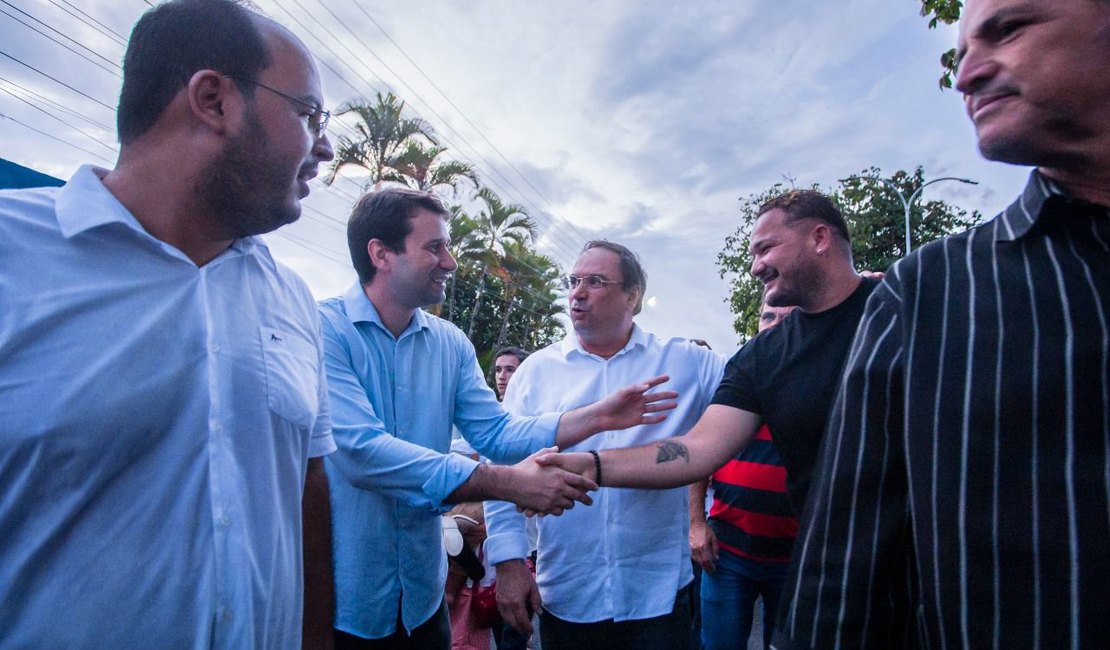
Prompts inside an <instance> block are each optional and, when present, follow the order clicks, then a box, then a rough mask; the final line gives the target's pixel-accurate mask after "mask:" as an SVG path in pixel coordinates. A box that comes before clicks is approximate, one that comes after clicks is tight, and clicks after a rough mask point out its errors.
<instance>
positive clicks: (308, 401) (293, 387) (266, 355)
mask: <svg viewBox="0 0 1110 650" xmlns="http://www.w3.org/2000/svg"><path fill="white" fill-rule="evenodd" d="M259 337H260V338H261V339H262V357H263V360H264V361H265V364H266V394H267V399H268V403H269V406H270V410H271V411H273V412H274V413H275V414H277V415H279V416H281V417H283V418H285V419H286V420H289V421H290V422H292V423H293V424H295V425H297V426H299V427H303V428H309V427H311V426H312V423H313V422H314V421H315V420H316V413H317V411H318V409H319V403H318V402H319V399H318V392H317V387H318V382H319V381H320V377H319V369H318V367H317V365H318V363H319V358H318V356H317V352H316V346H314V345H312V344H311V343H310V342H309V341H307V340H305V339H303V338H301V337H299V336H297V335H294V334H289V333H287V332H281V331H278V330H275V329H272V328H269V327H260V328H259Z"/></svg>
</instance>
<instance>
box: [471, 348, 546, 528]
mask: <svg viewBox="0 0 1110 650" xmlns="http://www.w3.org/2000/svg"><path fill="white" fill-rule="evenodd" d="M466 345H468V346H469V345H470V343H469V341H467V342H466ZM461 358H462V368H460V371H459V378H460V379H459V387H458V390H457V391H456V393H455V418H454V423H455V426H457V427H458V428H459V431H461V432H462V435H463V438H465V439H466V441H467V442H469V443H470V445H471V446H472V447H474V449H475V450H476V451H477V452H478V453H479V454H481V455H482V456H485V457H486V458H488V459H490V460H492V461H493V462H495V463H515V462H518V461H521V460H523V459H525V458H527V457H528V456H529V455H530V454H532V453H533V452H536V451H539V450H540V449H543V448H544V447H552V446H554V445H555V433H556V430H557V428H558V426H559V418H560V417H562V414H561V413H557V412H554V413H544V414H540V415H537V416H535V417H520V416H513V415H510V413H512V411H509V412H506V411H507V409H505V408H503V407H502V404H501V403H500V402H498V401H497V397H496V395H494V392H493V390H491V389H490V387H489V385H488V384H487V383H486V380H485V378H484V377H483V376H482V368H481V366H479V365H478V359H477V357H475V355H474V352H473V348H471V349H470V350H468V354H463V355H461ZM514 507H515V506H514Z"/></svg>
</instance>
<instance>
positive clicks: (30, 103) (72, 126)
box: [0, 87, 118, 153]
mask: <svg viewBox="0 0 1110 650" xmlns="http://www.w3.org/2000/svg"><path fill="white" fill-rule="evenodd" d="M0 90H2V91H4V92H6V93H8V94H9V95H11V96H12V97H15V98H16V99H18V100H19V101H21V102H23V103H24V104H27V105H28V106H30V107H31V108H33V109H35V110H36V111H38V112H40V113H42V114H44V115H47V116H48V117H52V118H54V119H55V120H57V121H59V122H61V123H62V124H64V125H66V126H68V127H69V128H71V129H73V130H74V131H76V132H78V133H80V134H81V135H83V136H85V137H86V138H88V139H90V140H92V141H93V142H95V143H97V144H99V145H100V146H102V147H104V148H106V149H108V150H109V151H111V152H113V153H118V151H117V150H116V148H115V147H113V146H112V145H110V144H106V143H104V142H102V141H100V140H99V139H98V138H97V137H96V136H94V135H92V134H90V133H86V132H85V131H84V130H82V129H80V128H78V127H76V126H74V125H73V124H70V123H69V122H66V121H65V120H63V119H62V118H60V117H58V116H57V115H54V114H53V113H51V112H49V111H47V110H46V109H45V108H43V107H41V106H38V105H36V104H34V103H32V102H29V101H27V100H26V99H24V98H23V97H20V96H19V95H17V94H15V93H13V92H12V91H10V90H8V89H7V88H3V87H0Z"/></svg>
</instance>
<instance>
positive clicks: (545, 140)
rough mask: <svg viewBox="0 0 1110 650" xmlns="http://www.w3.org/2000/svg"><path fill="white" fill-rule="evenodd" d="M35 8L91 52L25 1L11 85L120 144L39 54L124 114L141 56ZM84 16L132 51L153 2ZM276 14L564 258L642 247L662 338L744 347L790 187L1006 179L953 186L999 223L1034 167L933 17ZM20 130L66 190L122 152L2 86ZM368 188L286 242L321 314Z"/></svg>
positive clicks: (581, 11)
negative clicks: (731, 300) (749, 200)
mask: <svg viewBox="0 0 1110 650" xmlns="http://www.w3.org/2000/svg"><path fill="white" fill-rule="evenodd" d="M12 4H13V5H15V6H17V7H19V8H21V9H22V10H23V11H25V12H27V14H30V15H31V16H34V17H35V18H37V19H39V20H41V21H43V22H44V23H46V24H47V25H49V26H50V27H53V28H54V29H57V30H58V31H59V32H61V33H62V34H65V35H66V36H69V37H72V38H74V39H75V40H76V41H77V42H78V43H80V44H81V45H76V44H74V43H71V42H69V41H67V40H66V39H65V38H64V37H63V36H60V35H59V34H57V33H54V32H51V30H50V29H48V28H46V27H44V26H43V25H42V24H40V23H36V22H35V21H34V20H33V19H31V18H28V17H27V16H25V15H22V14H20V13H19V12H18V11H15V10H13V9H11V8H9V7H5V8H4V10H5V12H6V13H7V14H10V15H0V51H2V52H4V53H6V54H7V55H8V56H7V57H3V56H0V78H3V79H4V80H5V81H4V82H0V88H4V89H7V90H8V91H10V92H14V93H16V94H17V95H20V96H22V97H23V98H24V99H28V100H29V101H30V102H31V103H32V104H37V105H38V106H40V107H42V106H46V103H45V101H44V100H41V99H36V98H33V97H30V96H28V95H26V94H25V91H24V90H21V89H19V88H16V87H14V86H11V85H10V83H9V82H14V83H16V84H18V85H19V86H20V87H21V88H22V89H27V90H30V91H33V92H35V93H38V94H40V95H42V96H44V97H46V98H48V99H51V100H54V101H57V102H59V103H61V104H62V105H63V106H64V107H66V108H67V109H70V110H72V111H74V112H75V113H76V114H77V115H66V114H64V113H60V112H59V113H57V114H58V115H59V116H61V117H62V118H63V119H64V120H65V121H66V122H69V123H70V124H72V125H74V126H77V127H79V128H81V130H83V131H85V132H86V133H87V134H88V135H91V136H93V137H94V138H95V139H97V140H100V141H101V142H103V143H107V144H109V145H114V144H115V138H114V133H113V132H112V130H111V127H112V126H113V125H114V113H113V112H112V111H111V110H109V109H107V108H104V107H103V106H99V105H98V104H96V103H95V102H94V101H92V100H90V99H86V98H84V97H82V96H80V95H78V94H77V93H75V92H74V91H72V90H68V89H66V88H64V87H62V86H61V85H59V84H58V83H56V82H55V81H51V80H49V79H47V78H46V77H44V76H42V75H40V74H39V73H36V72H34V71H32V70H30V69H29V68H28V67H26V66H24V65H22V64H20V63H17V62H16V60H18V61H22V62H23V63H25V64H27V65H30V66H33V67H35V68H38V69H39V70H40V71H42V72H43V73H46V74H49V75H50V76H53V77H55V78H56V79H58V80H60V81H62V82H65V83H67V84H69V85H71V86H73V87H74V88H76V89H77V90H80V91H82V92H84V93H86V94H88V95H90V96H91V97H93V98H95V99H96V100H97V101H100V102H103V103H104V104H108V105H109V106H114V105H115V103H116V97H117V95H118V91H119V79H118V77H116V76H114V75H113V74H111V73H110V72H109V71H107V70H105V69H103V68H108V70H111V69H113V66H112V65H111V64H110V63H106V62H105V60H104V59H101V58H99V57H101V56H102V57H105V59H107V61H114V62H118V61H119V60H120V59H121V57H122V51H123V50H122V46H121V45H120V44H119V43H118V42H117V41H116V39H115V38H113V37H109V36H105V35H104V34H102V33H101V32H100V31H99V30H96V29H94V28H93V27H90V26H88V25H85V24H82V23H81V22H79V21H78V20H77V19H75V18H74V17H73V16H72V15H71V14H67V13H65V12H63V11H62V10H61V9H60V8H59V6H60V5H63V4H67V3H54V2H47V1H46V0H38V1H31V0H13V1H12ZM71 4H73V5H74V6H80V7H81V10H82V11H84V12H85V13H86V14H87V15H88V16H90V17H91V18H93V19H95V20H96V21H99V22H100V23H103V25H104V27H102V28H101V29H102V30H104V29H105V27H106V28H108V29H110V30H114V31H115V32H118V33H120V34H123V35H124V36H126V34H127V33H128V32H129V31H130V28H131V25H132V24H133V23H134V21H135V20H136V19H137V18H138V16H139V15H140V14H141V12H142V11H144V10H145V9H146V8H147V4H146V3H145V2H141V1H140V0H121V1H112V2H101V1H99V0H97V1H88V2H82V3H71ZM257 4H258V5H259V6H260V7H261V8H262V9H263V10H264V11H266V12H267V13H268V14H269V15H271V16H272V17H274V18H275V19H277V20H278V21H279V22H281V23H283V24H285V25H286V26H288V27H290V28H291V29H292V30H293V31H294V32H296V33H298V34H299V35H301V37H302V38H303V39H304V40H305V42H306V44H307V45H308V46H309V48H310V49H311V50H312V51H313V52H314V53H316V55H317V56H318V57H319V59H320V62H321V73H322V77H323V80H324V91H325V94H326V96H327V100H328V104H329V105H330V106H332V107H335V106H338V105H339V104H341V103H343V102H344V101H347V100H349V99H351V98H353V97H355V96H357V95H364V96H368V97H372V96H373V94H374V92H376V91H377V90H388V89H392V90H394V91H395V92H396V93H397V94H398V95H399V96H400V97H402V98H403V99H405V100H406V101H407V102H408V105H409V106H410V107H411V108H412V109H414V110H415V111H417V112H418V113H419V114H420V116H421V117H423V118H425V119H427V120H428V121H430V122H431V123H432V124H433V125H434V126H435V127H436V129H437V131H438V132H439V133H440V135H441V136H442V140H443V144H445V145H446V146H448V147H449V148H450V150H451V152H452V153H453V154H454V155H455V156H457V157H459V158H463V159H465V160H468V161H470V162H473V163H475V164H476V165H477V166H478V167H479V169H480V170H481V173H482V176H483V180H485V182H486V183H487V184H489V185H491V186H492V187H494V189H496V190H497V191H498V192H499V193H501V194H502V195H503V197H505V198H506V199H507V200H509V201H512V202H515V203H522V204H524V205H525V206H527V207H528V208H529V210H530V211H531V212H532V213H533V215H534V216H535V217H537V220H538V221H539V222H540V224H541V228H542V229H543V237H542V239H541V249H542V250H543V251H544V252H545V253H548V254H549V255H551V256H552V257H554V258H555V259H557V260H558V261H559V262H561V263H562V264H564V265H565V266H566V267H567V268H568V269H569V266H570V265H571V264H572V263H573V260H574V257H575V254H576V251H577V249H578V248H579V247H580V246H581V244H582V243H583V242H584V241H585V240H586V239H588V238H592V237H607V238H610V239H613V240H616V241H620V242H622V243H625V244H627V245H629V246H630V247H631V248H633V249H634V250H636V251H638V252H639V253H640V255H641V257H642V258H643V260H644V263H645V266H646V268H647V271H648V274H649V279H650V283H649V291H648V293H649V295H650V296H651V297H653V298H654V300H652V301H651V304H650V306H648V307H646V308H645V310H644V313H643V314H641V316H640V317H639V321H640V323H641V324H642V325H644V326H645V327H646V328H648V329H649V330H653V331H655V332H657V333H659V334H663V335H679V336H690V337H698V338H705V339H708V340H709V341H710V343H711V344H713V346H714V348H715V349H717V350H719V351H723V352H727V351H729V350H731V349H732V348H733V347H734V346H735V344H736V341H737V337H736V335H735V334H734V333H733V332H732V330H731V322H732V316H731V315H730V314H729V312H728V309H727V307H726V305H725V303H724V300H725V297H726V284H725V282H724V281H723V280H721V279H720V278H719V277H718V275H717V270H716V266H715V265H714V260H715V258H716V255H717V252H718V251H719V250H720V248H721V245H722V242H723V240H724V238H725V236H726V235H727V234H729V233H730V232H731V231H732V230H733V229H734V228H735V227H736V224H737V214H738V211H737V206H738V199H739V198H741V197H743V196H746V195H748V194H750V193H752V192H756V191H760V190H762V189H764V188H766V187H769V186H770V185H772V184H774V183H776V182H780V181H783V180H784V179H787V178H789V179H793V181H794V182H795V183H796V184H797V185H799V186H808V185H810V184H812V183H819V184H821V185H823V186H826V187H828V186H832V185H833V184H835V182H836V179H838V178H842V177H844V176H846V175H849V174H851V173H854V172H858V171H860V170H862V169H864V168H866V167H869V166H871V165H877V166H879V167H881V168H882V169H883V171H884V172H886V173H890V172H893V171H894V170H896V169H899V168H902V169H910V168H912V167H914V166H915V165H918V164H922V165H925V168H926V173H927V175H928V177H929V178H936V177H939V176H945V175H956V176H966V177H970V178H973V179H976V180H978V181H980V182H981V183H982V184H981V185H980V186H979V187H975V188H969V187H966V186H962V185H958V184H955V183H940V184H937V185H935V186H932V187H930V188H929V190H926V194H927V197H929V198H943V199H945V200H949V201H952V202H955V203H956V204H958V205H960V206H962V207H965V208H969V209H979V210H981V211H983V212H984V213H985V214H987V215H993V214H994V213H995V212H996V211H998V210H1000V209H1001V208H1003V207H1004V206H1005V204H1006V203H1007V202H1008V200H1009V199H1010V198H1011V197H1012V196H1014V195H1015V194H1016V193H1017V192H1018V191H1019V189H1020V187H1021V185H1022V183H1023V182H1024V179H1025V176H1026V173H1027V171H1026V170H1023V169H1019V168H1014V167H1009V166H1005V165H999V164H995V163H988V162H986V161H983V160H982V159H981V158H980V157H979V156H978V154H977V151H976V149H975V139H974V134H973V131H972V129H971V127H970V125H969V124H968V121H967V118H966V116H965V114H964V111H963V106H962V103H961V102H960V98H959V95H958V94H957V93H955V92H953V91H947V92H940V91H939V90H938V89H937V83H936V81H937V77H938V76H939V72H940V70H939V64H938V63H937V61H938V59H939V56H940V53H941V52H942V51H944V50H946V49H947V48H948V47H951V45H952V44H953V43H954V40H955V30H954V29H951V28H944V29H938V30H929V29H927V24H926V21H925V20H924V19H923V18H921V17H920V16H919V15H918V10H919V8H920V3H919V2H918V1H917V0H856V1H852V0H845V1H842V2H837V3H825V2H812V1H810V0H805V1H803V0H791V1H786V2H783V1H781V0H776V1H770V0H748V1H747V2H743V3H738V2H735V1H733V2H708V1H705V2H702V1H699V2H686V3H674V2H669V1H668V2H662V1H658V0H637V1H632V0H627V1H625V0H621V1H606V2H596V1H595V2H585V1H581V0H572V1H560V2H511V1H509V0H496V1H495V0H474V1H470V2H447V1H444V0H433V1H429V2H422V3H404V4H401V3H396V2H385V1H384V0H354V1H344V2H323V3H322V2H320V1H319V0H258V2H257ZM306 10H307V11H306ZM368 15H369V16H370V17H372V18H373V21H376V22H377V23H378V24H380V25H381V27H382V28H384V30H385V32H387V33H388V35H389V38H387V37H386V35H385V34H384V33H383V32H382V31H381V30H380V29H379V28H378V26H376V25H375V23H374V22H373V21H371V20H370V18H368ZM11 16H17V17H18V18H20V19H21V20H23V21H24V22H26V23H29V24H31V25H33V26H35V27H37V28H38V29H40V30H42V31H44V32H47V33H50V34H51V35H52V36H54V37H55V38H57V39H58V40H62V41H63V42H66V43H67V44H68V45H69V46H70V47H72V48H73V49H76V50H78V51H81V52H82V53H84V54H86V55H87V56H89V57H90V58H92V59H93V60H95V61H97V62H99V63H100V64H101V66H103V67H97V66H94V65H93V64H92V63H90V62H88V61H86V60H84V59H82V58H79V57H78V56H77V55H76V54H73V53H71V52H69V51H67V50H65V49H63V48H62V47H61V46H59V45H57V44H55V43H52V42H50V41H49V40H47V39H46V38H45V37H43V36H41V35H39V34H37V33H35V32H33V31H31V30H30V29H29V28H28V27H26V26H24V25H22V24H20V23H18V22H16V21H15V20H14V19H13V18H12V17H11ZM317 21H318V22H317ZM390 39H392V40H390ZM394 42H395V43H396V45H395V44H394ZM82 46H84V47H87V48H89V50H85V49H83V48H82ZM397 46H399V48H398V47H397ZM90 50H91V52H90ZM9 57H11V58H9ZM409 59H411V61H410V60H409ZM413 62H415V66H414V64H413ZM416 66H418V67H416ZM333 71H334V72H333ZM336 72H338V74H336ZM425 75H426V77H425ZM437 88H438V90H437ZM440 91H442V93H441V92H440ZM0 113H2V114H3V115H5V116H7V117H8V118H9V119H0V143H2V145H0V156H2V157H4V158H8V159H10V160H13V161H15V162H18V163H21V164H24V165H27V166H30V167H33V168H36V169H39V170H41V171H45V172H47V173H51V174H54V175H57V176H60V177H62V178H68V177H69V176H70V175H71V174H72V173H73V171H74V170H75V169H76V167H77V166H78V165H79V164H82V163H84V162H94V163H97V164H100V165H102V166H110V164H111V162H112V161H114V159H115V154H114V153H113V152H112V151H110V150H109V149H108V148H107V147H105V146H104V144H101V143H98V142H96V141H95V140H94V139H92V138H90V137H88V136H87V135H81V134H78V133H77V132H75V131H74V130H73V128H72V127H71V126H67V125H65V124H63V123H61V122H59V121H56V120H54V119H52V118H51V117H48V116H47V115H45V114H44V113H42V112H41V111H39V110H36V109H35V108H33V107H32V106H30V105H28V104H27V103H24V102H22V101H20V100H19V99H17V98H15V97H13V95H12V94H9V92H0ZM13 120H18V121H19V122H22V123H23V125H20V124H17V123H16V122H15V121H13ZM105 126H106V127H108V130H105V129H104V128H101V127H105ZM28 127H31V128H28ZM32 128H34V129H38V130H40V131H45V132H46V133H49V134H50V135H53V136H55V137H57V138H60V139H62V140H65V141H67V142H69V143H71V145H76V146H79V147H81V148H83V149H86V150H87V151H80V150H77V149H75V148H74V147H73V146H70V145H67V144H63V143H60V142H57V141H55V140H53V139H51V138H50V137H48V136H46V135H42V134H39V133H36V132H35V131H33V130H32ZM343 132H344V131H343V127H342V126H337V128H336V129H335V130H333V131H332V133H333V134H335V133H343ZM98 157H102V158H103V159H100V158H98ZM105 159H106V160H105ZM361 182H362V179H357V178H355V179H354V182H351V181H348V180H341V181H339V182H337V183H336V185H335V186H334V188H331V189H327V188H324V186H323V185H322V184H319V183H317V184H316V185H315V187H314V188H313V195H312V197H310V199H309V200H308V201H307V202H306V204H307V206H308V208H307V209H306V211H305V214H304V217H303V218H302V219H301V221H300V222H298V223H297V224H294V225H293V226H289V227H287V228H285V229H282V230H281V231H279V234H274V235H270V236H267V241H268V242H270V244H271V248H272V249H273V251H274V253H275V255H276V256H277V257H278V258H279V259H281V260H282V261H284V262H286V263H287V264H290V265H291V266H293V267H294V268H296V269H297V270H298V271H299V272H300V273H301V274H302V275H303V276H304V277H305V278H306V279H307V280H308V282H309V284H310V286H311V287H312V289H313V291H314V292H315V293H316V295H317V297H320V298H323V297H327V296H329V295H334V294H336V293H339V292H341V291H343V290H344V289H345V288H346V287H347V286H348V285H349V284H350V283H351V282H353V281H354V272H353V271H351V270H350V268H349V266H348V265H347V249H346V243H345V240H344V235H343V226H342V225H341V222H343V221H345V219H346V217H347V214H348V212H349V209H350V206H351V203H352V197H353V196H355V195H356V194H357V193H358V191H359V190H358V185H359V184H360V183H361Z"/></svg>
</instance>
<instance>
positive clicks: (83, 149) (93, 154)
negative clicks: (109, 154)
mask: <svg viewBox="0 0 1110 650" xmlns="http://www.w3.org/2000/svg"><path fill="white" fill-rule="evenodd" d="M0 118H3V119H6V120H11V121H12V122H15V123H16V124H18V125H20V126H22V127H23V128H25V129H30V130H32V131H34V132H35V133H38V134H39V135H45V136H46V137H48V138H50V139H51V140H57V141H58V142H61V143H62V144H64V145H68V146H70V147H73V148H74V149H77V150H79V151H84V152H85V153H87V154H89V155H90V156H93V157H95V158H99V159H100V160H103V161H104V162H106V163H108V164H109V165H110V164H112V161H110V160H108V159H107V158H105V157H104V156H101V155H100V154H98V153H96V152H93V151H89V150H88V149H86V148H84V147H81V146H78V145H75V144H73V143H72V142H69V141H68V140H63V139H61V138H59V137H57V136H54V135H50V134H49V133H47V132H46V131H42V130H40V129H36V128H35V127H33V126H31V125H30V124H24V123H23V122H20V121H19V120H17V119H15V118H14V117H11V116H10V115H5V114H4V113H0Z"/></svg>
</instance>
